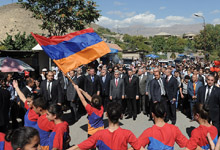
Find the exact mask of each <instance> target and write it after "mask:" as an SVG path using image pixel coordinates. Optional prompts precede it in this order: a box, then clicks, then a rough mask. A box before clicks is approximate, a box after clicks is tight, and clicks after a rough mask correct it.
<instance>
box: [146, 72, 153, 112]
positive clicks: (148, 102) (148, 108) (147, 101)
mask: <svg viewBox="0 0 220 150" xmlns="http://www.w3.org/2000/svg"><path fill="white" fill-rule="evenodd" d="M153 78H154V75H153V70H150V72H149V73H148V74H147V80H146V113H147V115H148V116H150V115H151V113H150V100H151V95H150V82H151V80H153Z"/></svg>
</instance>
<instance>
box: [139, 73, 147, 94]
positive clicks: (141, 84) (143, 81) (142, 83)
mask: <svg viewBox="0 0 220 150" xmlns="http://www.w3.org/2000/svg"><path fill="white" fill-rule="evenodd" d="M139 79H140V78H139ZM146 83H147V76H146V75H143V77H142V79H141V80H139V89H140V90H139V93H140V95H145V93H146Z"/></svg>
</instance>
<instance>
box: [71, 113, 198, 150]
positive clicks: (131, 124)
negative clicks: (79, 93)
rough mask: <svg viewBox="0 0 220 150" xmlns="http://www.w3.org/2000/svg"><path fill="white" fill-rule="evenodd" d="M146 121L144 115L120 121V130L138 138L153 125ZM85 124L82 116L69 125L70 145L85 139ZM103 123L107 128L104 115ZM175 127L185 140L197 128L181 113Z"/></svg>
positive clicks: (85, 116) (194, 123) (84, 118)
mask: <svg viewBox="0 0 220 150" xmlns="http://www.w3.org/2000/svg"><path fill="white" fill-rule="evenodd" d="M67 113H68V112H67ZM68 119H70V118H68ZM148 119H149V118H148V117H147V116H146V115H143V114H142V113H141V114H139V115H138V117H137V119H136V120H135V121H133V119H132V118H131V119H122V120H120V125H121V128H124V129H129V130H131V131H132V132H133V133H134V134H135V135H136V137H139V136H140V135H141V133H142V132H143V131H144V130H145V129H147V128H149V127H151V126H152V125H153V122H152V121H148ZM87 123H88V119H87V115H84V116H82V117H81V118H80V119H79V120H78V122H76V123H74V124H72V125H70V136H71V142H70V145H75V144H79V143H80V142H82V141H83V140H85V139H87ZM104 123H105V128H106V127H107V126H108V119H107V117H106V116H105V115H104ZM176 126H178V127H179V129H180V130H181V131H182V133H183V134H184V135H185V136H186V137H187V138H189V135H190V133H191V131H192V129H194V128H196V127H198V126H199V125H198V123H197V122H195V121H194V122H190V120H189V119H188V118H187V117H186V116H185V115H183V114H182V113H181V112H177V123H176ZM175 149H177V150H179V149H181V148H179V146H178V145H177V144H175Z"/></svg>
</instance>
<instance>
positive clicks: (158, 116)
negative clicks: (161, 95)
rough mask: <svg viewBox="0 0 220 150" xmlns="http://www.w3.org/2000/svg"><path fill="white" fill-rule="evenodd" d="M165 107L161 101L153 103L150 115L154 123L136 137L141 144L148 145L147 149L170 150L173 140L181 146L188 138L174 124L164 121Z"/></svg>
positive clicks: (172, 147)
mask: <svg viewBox="0 0 220 150" xmlns="http://www.w3.org/2000/svg"><path fill="white" fill-rule="evenodd" d="M165 115H166V113H165V107H164V105H163V104H162V103H160V102H158V103H155V104H154V106H153V109H152V117H153V119H154V122H155V125H153V126H152V127H151V128H148V129H146V130H145V131H144V132H143V133H142V134H141V135H140V137H139V138H138V140H139V142H140V144H141V146H143V147H146V145H148V148H147V149H149V150H171V149H174V144H175V142H176V143H177V144H178V145H179V146H180V147H181V148H182V147H185V146H186V144H187V142H188V139H187V138H186V137H185V136H184V135H183V134H182V133H181V131H180V129H179V128H178V127H176V126H175V125H172V124H168V123H165V122H164V117H165Z"/></svg>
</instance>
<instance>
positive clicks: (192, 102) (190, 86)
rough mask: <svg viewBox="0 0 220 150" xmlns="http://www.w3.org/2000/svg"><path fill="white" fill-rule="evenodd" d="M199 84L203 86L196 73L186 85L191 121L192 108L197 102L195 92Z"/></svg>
mask: <svg viewBox="0 0 220 150" xmlns="http://www.w3.org/2000/svg"><path fill="white" fill-rule="evenodd" d="M201 86H203V85H202V82H200V81H198V77H197V75H195V74H194V75H193V76H192V81H190V82H189V83H188V87H187V88H188V95H189V102H190V110H191V121H193V119H194V117H193V112H192V109H193V106H194V105H195V103H196V102H197V93H198V90H199V88H200V87H201Z"/></svg>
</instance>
